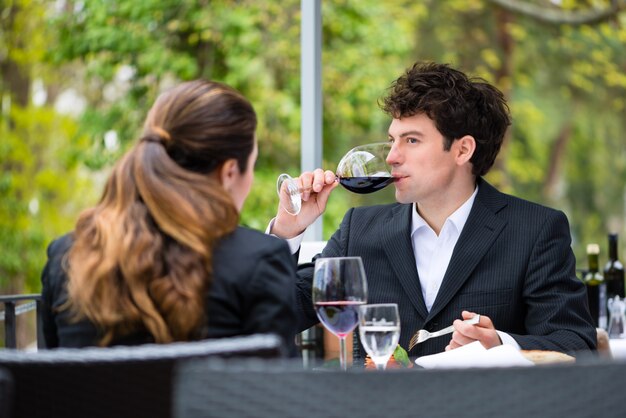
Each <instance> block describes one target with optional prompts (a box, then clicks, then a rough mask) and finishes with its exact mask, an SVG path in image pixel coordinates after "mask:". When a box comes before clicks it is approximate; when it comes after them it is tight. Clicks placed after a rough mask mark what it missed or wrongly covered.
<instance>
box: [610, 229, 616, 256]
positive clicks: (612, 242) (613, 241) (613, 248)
mask: <svg viewBox="0 0 626 418" xmlns="http://www.w3.org/2000/svg"><path fill="white" fill-rule="evenodd" d="M609 260H617V235H613V234H611V235H609Z"/></svg>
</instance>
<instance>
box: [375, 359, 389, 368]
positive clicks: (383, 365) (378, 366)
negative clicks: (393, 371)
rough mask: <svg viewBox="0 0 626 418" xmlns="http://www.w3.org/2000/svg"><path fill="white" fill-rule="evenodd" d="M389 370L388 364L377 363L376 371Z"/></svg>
mask: <svg viewBox="0 0 626 418" xmlns="http://www.w3.org/2000/svg"><path fill="white" fill-rule="evenodd" d="M386 368H387V362H386V361H385V362H382V363H380V364H379V363H376V370H385V369H386Z"/></svg>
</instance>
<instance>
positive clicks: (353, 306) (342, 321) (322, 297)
mask: <svg viewBox="0 0 626 418" xmlns="http://www.w3.org/2000/svg"><path fill="white" fill-rule="evenodd" d="M312 298H313V306H314V308H315V313H316V314H317V317H318V318H319V320H320V322H321V323H322V324H323V325H324V327H326V329H327V330H329V331H330V332H332V333H333V334H335V335H336V336H337V337H338V338H339V363H340V365H341V369H342V370H346V369H347V360H346V359H347V353H346V335H348V334H349V333H350V332H352V331H353V330H354V328H355V327H356V325H357V323H358V321H359V314H358V307H359V306H360V305H364V304H365V303H367V279H366V278H365V269H364V268H363V262H362V260H361V257H330V258H318V259H317V260H316V261H315V270H314V274H313V294H312Z"/></svg>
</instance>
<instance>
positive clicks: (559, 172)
mask: <svg viewBox="0 0 626 418" xmlns="http://www.w3.org/2000/svg"><path fill="white" fill-rule="evenodd" d="M533 3H537V4H542V5H544V6H545V7H550V8H558V7H559V6H558V5H555V4H552V3H550V2H533ZM548 3H550V4H548ZM591 3H593V5H594V6H596V7H603V6H606V5H607V4H608V3H609V0H601V1H596V2H591ZM591 3H590V2H587V1H584V2H583V1H576V0H568V1H563V2H561V6H560V7H562V8H563V9H567V10H571V11H577V10H581V9H584V8H587V7H589V4H591ZM58 7H63V9H59V8H58ZM0 9H1V10H0V12H2V13H0V68H2V69H3V77H2V79H0V98H2V104H3V107H2V109H3V110H2V117H3V119H2V121H1V122H0V137H1V138H2V139H1V140H0V164H2V166H3V170H2V173H1V174H0V198H2V204H1V205H0V248H2V249H3V251H2V252H1V253H0V288H3V289H15V290H20V289H22V288H28V290H31V289H32V290H36V287H37V281H38V276H39V271H40V269H41V266H42V263H43V260H44V259H45V256H44V252H43V249H44V248H45V244H46V243H47V242H49V241H50V240H51V239H52V238H53V237H55V236H57V235H59V234H61V233H63V232H65V231H67V230H68V229H71V227H72V224H73V223H74V221H75V219H76V216H77V214H78V212H79V211H80V210H81V209H83V208H85V207H86V206H88V205H91V204H93V203H94V202H95V199H96V198H97V195H98V194H99V191H100V186H99V185H100V184H101V181H102V179H103V178H104V177H105V176H106V171H107V169H108V168H109V167H110V166H111V165H112V163H113V162H114V161H116V160H117V159H118V158H119V157H120V155H121V154H122V153H123V152H124V151H125V150H126V149H127V148H128V147H129V146H130V144H131V143H132V142H133V141H134V140H135V138H137V136H138V135H139V133H140V129H141V125H142V121H143V119H144V117H145V114H146V112H147V110H148V108H149V106H150V105H151V103H152V102H153V101H154V99H155V98H156V96H157V95H158V94H159V93H160V92H161V91H163V90H164V89H167V88H168V87H170V86H172V85H173V84H175V83H178V82H179V81H181V80H189V79H193V78H199V77H205V78H210V79H215V80H219V81H223V82H226V83H228V84H231V85H232V86H234V87H235V88H237V89H239V90H240V91H241V92H242V93H243V94H245V95H246V96H247V97H249V98H250V99H251V101H252V102H253V104H254V106H255V108H256V110H257V113H258V116H259V128H258V131H257V134H258V138H259V147H260V156H259V161H258V163H257V171H256V181H255V184H254V186H253V188H252V192H251V194H250V197H249V199H248V201H247V202H246V205H245V206H244V210H243V213H242V223H243V224H245V225H248V226H250V227H253V228H256V229H261V230H264V229H265V227H266V225H267V221H268V220H269V219H270V218H271V217H272V216H273V215H274V213H275V210H276V204H277V197H276V193H275V180H276V177H277V175H278V174H279V173H281V172H288V173H290V174H293V175H296V174H297V173H298V172H299V167H300V161H299V155H300V79H299V77H300V19H301V18H305V19H306V18H308V17H307V16H304V17H303V16H301V13H300V0H281V1H277V0H268V1H264V2H259V1H256V0H237V1H236V0H211V1H209V0H144V1H139V2H138V1H130V0H117V1H109V0H88V1H84V2H79V1H73V0H68V1H65V2H54V5H53V4H52V3H51V2H49V1H46V0H13V1H10V2H0ZM322 15H323V28H322V32H323V55H322V64H323V65H322V83H323V106H324V116H323V118H324V119H323V123H324V128H323V129H324V164H323V165H324V168H327V169H331V170H334V169H335V167H336V164H337V162H338V161H339V159H340V157H341V156H342V155H343V154H344V153H345V152H346V151H347V150H348V149H350V148H352V147H353V146H355V145H357V144H362V143H366V142H374V141H379V140H381V139H384V138H385V137H386V131H387V127H388V123H389V118H388V116H386V115H384V114H383V113H382V112H381V110H380V109H379V107H378V105H377V103H378V101H379V99H380V98H381V97H382V96H383V95H384V94H385V92H386V89H387V88H388V87H389V86H390V83H391V82H392V81H393V80H394V79H395V78H397V77H398V75H400V74H401V72H402V71H403V70H404V69H405V68H407V67H409V66H410V65H411V64H412V63H413V62H414V61H415V60H418V59H420V60H434V61H439V62H447V63H450V64H452V65H454V66H456V67H459V68H461V69H462V70H464V71H466V72H468V73H470V74H473V75H477V76H481V77H483V78H485V79H486V80H488V81H490V82H492V83H495V84H496V85H497V86H498V87H499V88H501V89H502V90H503V92H504V93H505V95H506V96H507V97H508V100H509V104H510V107H511V110H512V114H513V119H514V123H513V126H512V127H511V129H510V132H509V136H508V138H507V140H506V142H505V145H504V147H503V149H502V152H501V155H500V157H499V159H498V161H497V164H496V166H495V167H494V169H493V170H492V172H491V173H490V174H489V175H488V179H489V180H490V181H493V182H495V183H497V184H498V185H499V186H500V187H502V188H503V189H504V190H506V191H508V192H511V193H513V194H516V195H519V196H521V197H524V198H528V199H531V200H534V201H538V202H541V203H544V204H547V205H550V206H554V207H557V208H560V209H562V210H564V211H565V212H566V213H567V215H568V217H569V219H570V222H571V228H572V233H573V237H574V243H573V245H574V249H575V251H576V254H577V256H578V258H579V260H583V261H582V262H581V263H582V264H584V257H583V252H584V245H585V244H586V243H587V242H589V241H597V242H599V243H600V244H601V245H604V243H605V233H606V232H607V231H609V230H611V231H616V232H619V233H620V234H621V235H622V237H626V223H625V215H624V214H625V206H624V202H625V199H624V196H625V193H626V189H625V184H624V180H623V179H624V178H626V141H624V140H623V132H624V131H625V130H626V126H625V125H626V118H624V112H625V109H626V99H625V98H626V94H625V93H626V75H625V72H624V68H626V14H625V13H624V12H621V13H620V14H619V15H617V16H615V17H614V18H613V19H611V20H608V21H606V22H603V23H599V24H594V25H580V26H569V25H556V24H553V25H549V24H545V23H540V22H538V21H536V20H533V19H532V18H530V17H526V16H523V15H521V14H512V13H511V12H507V11H505V10H503V9H500V8H498V7H495V6H494V5H493V4H492V3H491V2H489V1H487V0H469V1H468V0H448V1H445V2H444V1H437V0H422V1H412V0H411V1H409V0H386V1H384V2H381V1H379V0H360V1H358V2H354V1H349V0H334V1H322ZM11 68H13V69H14V71H13V73H9V72H8V70H6V69H11ZM11 77H13V78H11ZM15 80H17V81H20V80H21V81H24V82H25V83H27V85H28V86H30V87H32V86H33V85H35V83H43V85H44V88H45V91H46V93H47V94H48V100H47V101H46V102H45V104H44V105H39V106H34V105H24V103H31V102H32V94H33V89H32V88H30V89H28V90H27V91H24V90H20V89H18V86H19V83H17V82H15ZM69 90H71V91H73V92H74V93H75V95H76V97H78V98H80V100H82V101H84V105H85V108H84V110H82V111H81V112H80V113H79V114H78V115H77V116H76V117H75V118H74V117H71V116H68V115H65V113H59V112H60V111H59V110H55V108H53V105H54V104H55V102H56V101H57V99H58V98H59V97H60V96H61V95H62V94H63V93H65V92H67V91H69ZM16 103H17V104H20V105H16ZM64 115H65V116H64ZM107 133H108V134H107ZM112 133H114V134H115V135H116V136H117V138H118V139H119V145H114V146H111V144H109V146H107V145H106V143H105V140H104V138H105V135H109V134H112ZM553 168H554V170H552V169H553ZM35 201H37V202H39V210H38V212H37V211H35V212H33V211H30V210H29V204H30V206H31V209H32V208H34V206H33V205H35V203H33V202H35ZM393 201H394V196H393V190H392V188H388V190H384V191H382V192H379V193H376V194H373V195H369V196H359V195H355V194H351V193H348V192H347V191H345V190H343V189H342V188H337V189H336V190H335V191H334V192H333V195H332V197H331V199H330V201H329V205H328V207H327V210H326V213H325V215H324V235H325V238H328V237H329V236H330V234H331V233H332V232H333V231H334V230H335V229H336V227H337V225H338V224H339V222H340V221H341V219H342V217H343V215H344V213H345V211H346V209H347V208H349V207H350V206H355V205H364V204H379V203H387V202H393ZM624 242H625V241H622V244H621V245H620V248H621V249H622V250H624V249H626V245H625V244H624ZM622 254H626V253H622ZM622 259H626V256H622Z"/></svg>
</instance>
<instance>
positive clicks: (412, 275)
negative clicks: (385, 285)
mask: <svg viewBox="0 0 626 418" xmlns="http://www.w3.org/2000/svg"><path fill="white" fill-rule="evenodd" d="M412 207H413V205H410V204H406V205H398V206H396V207H395V208H394V209H393V211H392V213H391V216H389V217H388V218H387V219H386V220H385V221H384V222H383V223H382V226H383V228H382V235H381V238H382V244H383V245H382V247H383V248H384V250H385V253H386V254H387V257H388V258H389V261H390V264H391V266H392V268H393V271H394V273H395V275H396V276H397V277H398V280H399V281H400V283H401V285H402V287H403V288H404V291H405V292H406V293H407V294H408V295H409V298H410V300H411V302H412V303H413V306H414V307H415V309H416V310H417V312H418V313H419V315H420V316H421V317H422V318H426V316H427V315H428V310H427V309H426V304H425V303H424V297H423V296H422V289H421V286H420V281H419V277H418V274H417V267H416V265H415V254H414V252H413V245H412V243H411V208H412Z"/></svg>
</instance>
